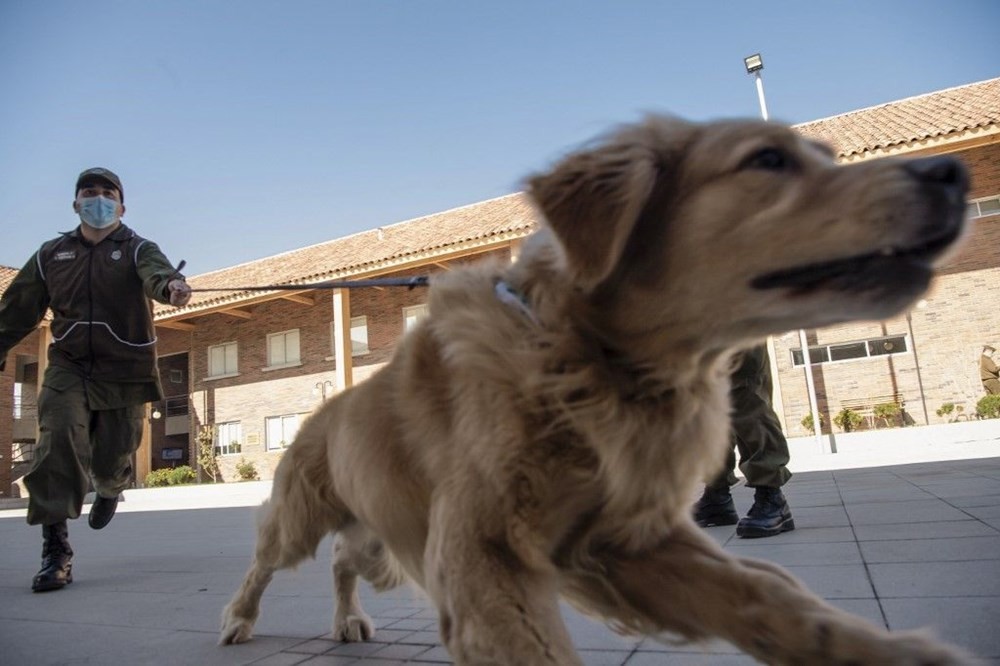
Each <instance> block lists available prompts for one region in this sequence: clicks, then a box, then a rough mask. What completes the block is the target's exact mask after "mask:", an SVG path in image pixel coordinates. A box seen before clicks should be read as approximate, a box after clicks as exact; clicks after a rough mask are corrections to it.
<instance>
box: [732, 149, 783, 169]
mask: <svg viewBox="0 0 1000 666" xmlns="http://www.w3.org/2000/svg"><path fill="white" fill-rule="evenodd" d="M790 166H791V160H790V159H789V158H788V156H787V155H785V153H783V152H781V151H780V150H778V149H777V148H762V149H760V150H758V151H757V152H756V153H753V154H752V155H750V157H748V158H747V159H746V160H744V161H743V165H742V167H743V168H744V169H767V170H769V171H780V170H783V169H787V168H789V167H790Z"/></svg>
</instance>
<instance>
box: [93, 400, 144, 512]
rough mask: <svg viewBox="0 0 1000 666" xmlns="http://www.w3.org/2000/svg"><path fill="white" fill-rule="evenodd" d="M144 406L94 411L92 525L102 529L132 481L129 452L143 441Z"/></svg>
mask: <svg viewBox="0 0 1000 666" xmlns="http://www.w3.org/2000/svg"><path fill="white" fill-rule="evenodd" d="M144 414H145V408H144V406H143V405H131V406H129V407H123V408H121V409H107V410H100V411H95V412H94V417H93V421H92V430H91V433H92V434H91V437H92V440H91V441H92V447H93V452H94V457H93V463H92V470H93V477H94V490H95V491H96V495H97V497H96V498H95V499H94V504H93V506H91V507H90V515H89V516H88V522H89V524H90V526H91V527H92V528H94V529H95V530H99V529H102V528H104V527H105V526H106V525H107V524H108V523H109V522H111V519H112V518H113V517H114V515H115V510H116V509H117V508H118V498H119V496H120V495H121V492H122V491H123V490H125V488H127V487H128V485H129V483H130V482H131V480H132V454H133V453H135V451H136V450H137V449H138V448H139V444H140V443H141V441H142V420H143V417H144Z"/></svg>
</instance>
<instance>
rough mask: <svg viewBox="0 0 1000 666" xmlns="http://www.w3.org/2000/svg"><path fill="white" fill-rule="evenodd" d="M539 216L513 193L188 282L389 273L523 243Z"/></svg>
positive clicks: (225, 298)
mask: <svg viewBox="0 0 1000 666" xmlns="http://www.w3.org/2000/svg"><path fill="white" fill-rule="evenodd" d="M534 220H535V212H534V209H533V207H532V206H531V204H530V203H529V201H528V199H527V197H525V196H524V194H522V193H515V194H509V195H506V196H503V197H498V198H496V199H490V200H488V201H482V202H479V203H475V204H472V205H469V206H463V207H461V208H454V209H451V210H447V211H444V212H441V213H434V214H433V215H427V216H425V217H420V218H417V219H414V220H408V221H405V222H400V223H398V224H393V225H391V226H387V227H381V228H379V229H373V230H371V231H364V232H361V233H358V234H354V235H352V236H347V237H345V238H338V239H336V240H331V241H327V242H325V243H319V244H318V245H312V246H310V247H305V248H301V249H298V250H292V251H290V252H285V253H283V254H279V255H275V256H273V257H267V258H265V259H260V260H257V261H252V262H249V263H245V264H240V265H238V266H233V267H231V268H225V269H222V270H219V271H214V272H212V273H205V274H202V275H197V276H193V277H190V278H188V284H190V285H191V286H192V287H194V288H199V289H206V288H211V287H241V286H259V285H269V284H298V283H307V282H317V281H323V280H331V279H342V278H347V277H349V276H352V275H364V274H366V273H377V272H380V271H381V272H385V271H386V270H387V269H388V268H390V267H393V266H399V265H400V264H405V263H406V261H407V260H412V261H414V262H416V261H418V260H420V259H421V258H424V257H431V256H434V255H435V254H446V253H447V252H449V251H453V250H459V249H461V248H462V247H463V245H468V246H477V245H484V244H488V243H489V242H490V241H501V240H504V239H506V238H518V237H521V236H524V235H526V234H527V233H528V232H529V231H530V230H531V229H532V227H533V225H534ZM257 295H258V293H253V292H210V293H195V294H194V296H193V297H192V299H191V302H190V303H188V305H186V306H185V307H183V308H172V307H168V306H162V305H159V304H157V315H161V316H162V315H165V314H167V313H169V314H171V315H175V314H182V313H192V312H197V311H199V310H204V309H207V308H214V307H218V306H220V305H226V304H235V303H237V302H239V301H243V300H247V299H248V298H253V297H255V296H257Z"/></svg>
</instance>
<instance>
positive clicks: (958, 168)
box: [906, 157, 969, 192]
mask: <svg viewBox="0 0 1000 666" xmlns="http://www.w3.org/2000/svg"><path fill="white" fill-rule="evenodd" d="M906 170H907V171H909V172H910V173H911V174H913V175H914V176H916V177H917V178H918V179H919V180H920V181H921V182H924V183H927V184H928V185H944V186H945V187H954V188H956V189H959V190H961V191H962V192H964V191H965V190H967V189H968V187H969V173H968V170H966V168H965V165H964V164H962V163H961V162H959V161H958V160H956V159H955V158H954V157H924V158H922V159H916V160H911V161H909V162H908V163H907V164H906Z"/></svg>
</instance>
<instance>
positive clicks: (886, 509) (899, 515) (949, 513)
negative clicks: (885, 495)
mask: <svg viewBox="0 0 1000 666" xmlns="http://www.w3.org/2000/svg"><path fill="white" fill-rule="evenodd" d="M846 508H847V513H848V514H849V515H850V517H851V524H852V525H854V526H855V527H857V526H858V525H885V524H889V523H926V522H939V521H945V520H965V519H967V518H968V517H969V516H968V515H967V514H965V513H963V512H962V511H961V510H959V509H956V508H955V507H953V506H949V505H948V504H946V503H945V502H943V501H941V500H938V499H931V500H911V501H909V502H869V503H863V504H847V505H846Z"/></svg>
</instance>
